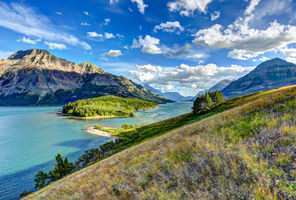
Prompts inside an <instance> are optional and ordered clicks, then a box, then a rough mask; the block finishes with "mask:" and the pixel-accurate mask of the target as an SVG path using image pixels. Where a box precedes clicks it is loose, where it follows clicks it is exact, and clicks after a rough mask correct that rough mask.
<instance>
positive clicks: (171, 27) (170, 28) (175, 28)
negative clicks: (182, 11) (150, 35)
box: [154, 21, 184, 33]
mask: <svg viewBox="0 0 296 200" xmlns="http://www.w3.org/2000/svg"><path fill="white" fill-rule="evenodd" d="M157 30H162V31H164V32H169V33H172V32H176V33H180V32H183V31H184V28H183V27H182V26H181V24H180V22H179V21H174V22H166V23H161V24H159V25H157V26H155V27H154V32H157Z"/></svg>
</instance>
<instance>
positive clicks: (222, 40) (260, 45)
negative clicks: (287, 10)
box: [193, 15, 296, 60]
mask: <svg viewBox="0 0 296 200" xmlns="http://www.w3.org/2000/svg"><path fill="white" fill-rule="evenodd" d="M252 18H253V16H252V15H251V16H249V17H246V18H239V19H238V20H236V21H235V22H234V23H233V24H231V25H229V26H228V27H227V28H226V29H224V28H223V27H222V25H220V24H215V25H214V26H212V27H210V28H208V29H203V30H199V31H198V32H197V33H196V34H195V37H196V38H195V39H194V40H193V42H194V43H196V44H201V45H205V46H209V47H213V48H228V49H232V51H230V52H229V54H228V56H229V57H231V58H233V59H239V60H248V59H250V58H254V57H257V56H259V55H261V54H264V53H265V52H268V51H272V50H276V49H278V48H281V47H283V46H286V45H288V44H292V43H295V42H296V26H292V25H283V24H280V23H278V22H277V21H274V22H272V23H270V24H269V26H268V27H267V28H266V29H255V28H250V27H249V22H250V21H251V20H252Z"/></svg>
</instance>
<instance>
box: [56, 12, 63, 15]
mask: <svg viewBox="0 0 296 200" xmlns="http://www.w3.org/2000/svg"><path fill="white" fill-rule="evenodd" d="M55 14H57V15H63V13H62V12H55Z"/></svg>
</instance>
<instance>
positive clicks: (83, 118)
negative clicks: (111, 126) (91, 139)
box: [57, 116, 122, 120]
mask: <svg viewBox="0 0 296 200" xmlns="http://www.w3.org/2000/svg"><path fill="white" fill-rule="evenodd" d="M113 118H122V117H119V116H94V117H77V116H60V117H57V119H81V120H90V119H93V120H96V119H113Z"/></svg>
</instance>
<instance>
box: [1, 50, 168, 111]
mask: <svg viewBox="0 0 296 200" xmlns="http://www.w3.org/2000/svg"><path fill="white" fill-rule="evenodd" d="M107 94H112V95H117V96H122V97H134V98H140V99H144V100H149V101H154V102H157V103H165V102H169V100H167V99H165V98H162V97H160V96H157V95H155V94H154V93H152V92H150V91H149V90H147V89H145V88H140V89H139V88H138V87H137V86H135V85H134V84H133V83H132V82H130V81H129V80H128V79H126V78H125V77H122V76H116V75H113V74H109V73H107V72H105V71H104V70H102V69H100V68H99V67H98V66H97V65H95V64H93V63H89V62H84V63H80V64H77V63H75V62H70V61H67V60H65V59H62V58H59V57H56V56H54V55H53V54H51V53H49V52H48V51H47V50H42V49H29V50H25V51H22V50H21V51H18V52H16V53H14V54H12V55H11V56H10V57H8V58H6V59H1V60H0V105H61V104H65V103H68V102H71V101H76V100H78V99H84V98H91V97H98V96H103V95H107Z"/></svg>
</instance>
